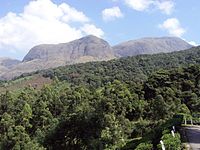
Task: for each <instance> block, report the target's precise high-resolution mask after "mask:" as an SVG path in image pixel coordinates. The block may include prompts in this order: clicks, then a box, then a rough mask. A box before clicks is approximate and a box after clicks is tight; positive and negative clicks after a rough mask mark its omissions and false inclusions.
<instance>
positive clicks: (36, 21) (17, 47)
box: [0, 0, 200, 59]
mask: <svg viewBox="0 0 200 150" xmlns="http://www.w3.org/2000/svg"><path fill="white" fill-rule="evenodd" d="M0 7H1V9H0V57H5V56H6V57H13V58H18V59H22V58H23V57H24V55H25V54H26V53H27V52H28V51H29V49H30V48H31V47H33V46H34V45H37V44H42V43H61V42H62V43H63V42H69V41H72V40H74V39H77V38H80V37H82V36H85V35H88V34H94V35H96V36H98V37H101V38H104V39H105V40H107V41H108V42H109V43H110V44H111V45H115V44H117V43H120V42H124V41H127V40H132V39H138V38H142V37H160V36H178V37H180V38H182V39H184V40H186V41H188V42H192V43H193V44H199V43H200V34H199V27H200V21H199V20H198V19H199V18H200V1H199V0H184V1H183V0H34V1H31V0H15V1H14V0H1V1H0Z"/></svg>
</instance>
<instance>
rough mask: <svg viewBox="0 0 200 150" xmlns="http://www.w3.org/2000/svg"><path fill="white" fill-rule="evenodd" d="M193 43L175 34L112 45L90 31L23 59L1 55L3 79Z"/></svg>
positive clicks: (35, 49)
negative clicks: (12, 58)
mask: <svg viewBox="0 0 200 150" xmlns="http://www.w3.org/2000/svg"><path fill="white" fill-rule="evenodd" d="M191 47H192V46H191V45H190V44H188V43H187V42H185V41H183V40H182V39H180V38H175V37H162V38H143V39H139V40H134V41H128V42H124V43H122V44H119V45H116V46H114V47H111V46H110V45H109V43H108V42H106V41H105V40H103V39H100V38H98V37H95V36H92V35H89V36H86V37H83V38H81V39H78V40H75V41H72V42H69V43H61V44H42V45H38V46H35V47H33V48H32V49H31V50H30V51H29V52H28V54H27V55H26V56H25V57H24V59H23V60H22V62H19V61H17V60H11V59H0V79H12V78H13V77H16V76H19V75H21V74H23V73H29V72H33V71H37V70H43V69H48V68H55V67H58V66H64V65H71V64H76V63H85V62H91V61H107V60H110V59H114V58H117V57H125V56H134V55H139V54H154V53H160V52H163V53H167V52H172V51H179V50H185V49H188V48H191Z"/></svg>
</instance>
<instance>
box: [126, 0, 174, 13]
mask: <svg viewBox="0 0 200 150" xmlns="http://www.w3.org/2000/svg"><path fill="white" fill-rule="evenodd" d="M125 3H126V5H127V6H129V7H130V8H132V9H134V10H137V11H147V10H149V9H150V8H154V9H159V10H160V11H161V12H163V13H165V14H167V15H169V14H171V13H172V11H173V9H174V2H173V1H172V0H162V1H161V0H125Z"/></svg>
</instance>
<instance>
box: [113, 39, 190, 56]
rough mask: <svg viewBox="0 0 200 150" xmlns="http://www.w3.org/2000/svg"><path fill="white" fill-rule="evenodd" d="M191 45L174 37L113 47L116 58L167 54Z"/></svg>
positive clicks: (143, 40)
mask: <svg viewBox="0 0 200 150" xmlns="http://www.w3.org/2000/svg"><path fill="white" fill-rule="evenodd" d="M191 47H192V45H190V44H188V43H187V42H185V41H184V40H182V39H180V38H176V37H161V38H142V39H138V40H132V41H128V42H124V43H121V44H118V45H116V46H114V47H113V49H114V52H115V55H116V56H117V57H126V56H136V55H141V54H156V53H169V52H173V51H180V50H185V49H189V48H191Z"/></svg>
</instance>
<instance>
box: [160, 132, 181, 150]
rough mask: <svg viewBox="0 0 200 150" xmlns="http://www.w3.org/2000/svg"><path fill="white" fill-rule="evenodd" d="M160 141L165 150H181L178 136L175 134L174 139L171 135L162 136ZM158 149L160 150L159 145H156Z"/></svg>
mask: <svg viewBox="0 0 200 150" xmlns="http://www.w3.org/2000/svg"><path fill="white" fill-rule="evenodd" d="M161 139H162V141H163V143H164V146H165V149H166V150H181V140H180V134H178V133H175V137H173V136H172V134H171V133H168V134H164V135H163V136H162V138H161ZM158 149H159V150H161V144H159V145H158Z"/></svg>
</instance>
